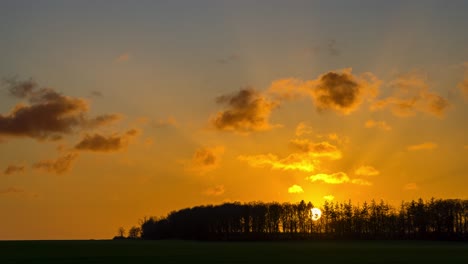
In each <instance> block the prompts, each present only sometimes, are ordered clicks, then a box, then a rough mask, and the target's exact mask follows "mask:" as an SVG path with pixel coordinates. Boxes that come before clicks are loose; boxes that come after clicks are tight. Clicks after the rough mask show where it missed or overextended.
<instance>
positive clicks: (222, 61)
mask: <svg viewBox="0 0 468 264" xmlns="http://www.w3.org/2000/svg"><path fill="white" fill-rule="evenodd" d="M238 58H239V56H237V55H235V54H232V55H229V56H227V57H224V58H221V59H218V60H216V62H217V63H219V64H229V63H231V62H234V61H236V60H237V59H238Z"/></svg>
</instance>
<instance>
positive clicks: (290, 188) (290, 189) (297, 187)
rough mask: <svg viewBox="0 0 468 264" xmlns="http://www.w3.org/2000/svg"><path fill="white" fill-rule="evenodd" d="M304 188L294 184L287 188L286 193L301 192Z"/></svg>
mask: <svg viewBox="0 0 468 264" xmlns="http://www.w3.org/2000/svg"><path fill="white" fill-rule="evenodd" d="M303 192H304V190H303V189H302V187H301V186H299V185H296V184H294V185H293V186H291V187H289V188H288V193H303Z"/></svg>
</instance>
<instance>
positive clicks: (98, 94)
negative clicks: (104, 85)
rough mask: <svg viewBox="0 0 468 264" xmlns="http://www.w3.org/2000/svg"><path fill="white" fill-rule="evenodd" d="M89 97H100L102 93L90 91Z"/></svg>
mask: <svg viewBox="0 0 468 264" xmlns="http://www.w3.org/2000/svg"><path fill="white" fill-rule="evenodd" d="M90 94H91V96H92V97H102V96H103V95H102V93H101V92H100V91H91V93H90Z"/></svg>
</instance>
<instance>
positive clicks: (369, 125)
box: [364, 120, 392, 131]
mask: <svg viewBox="0 0 468 264" xmlns="http://www.w3.org/2000/svg"><path fill="white" fill-rule="evenodd" d="M364 126H365V127H366V128H373V127H376V128H379V129H382V130H385V131H389V130H391V129H392V127H391V126H389V125H388V124H387V123H386V122H385V121H374V120H367V121H366V123H365V124H364Z"/></svg>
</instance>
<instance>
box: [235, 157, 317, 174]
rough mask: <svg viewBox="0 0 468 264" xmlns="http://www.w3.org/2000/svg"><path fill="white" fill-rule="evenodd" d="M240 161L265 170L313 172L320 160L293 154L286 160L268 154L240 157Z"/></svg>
mask: <svg viewBox="0 0 468 264" xmlns="http://www.w3.org/2000/svg"><path fill="white" fill-rule="evenodd" d="M238 159H239V160H241V161H245V162H247V164H249V165H250V166H252V167H255V168H264V167H270V168H271V169H273V170H285V171H286V170H297V171H305V172H312V171H314V170H315V168H316V166H317V164H318V162H319V161H318V160H316V159H314V158H313V157H311V156H309V155H307V154H303V153H293V154H290V155H288V156H287V157H285V158H279V157H278V156H276V155H274V154H271V153H268V154H261V155H250V156H246V155H240V156H239V157H238Z"/></svg>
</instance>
